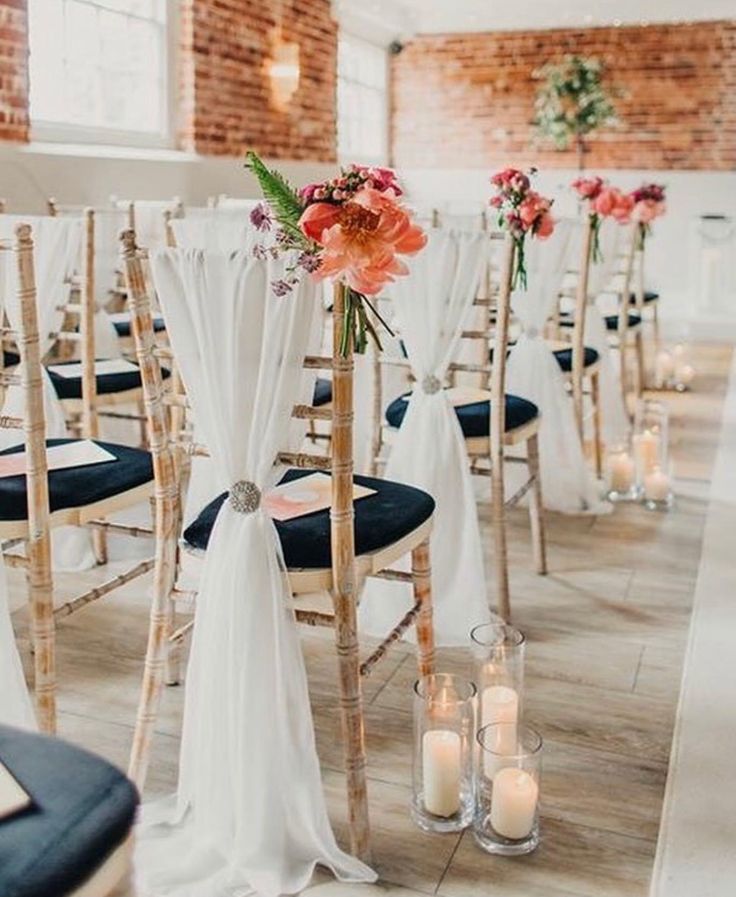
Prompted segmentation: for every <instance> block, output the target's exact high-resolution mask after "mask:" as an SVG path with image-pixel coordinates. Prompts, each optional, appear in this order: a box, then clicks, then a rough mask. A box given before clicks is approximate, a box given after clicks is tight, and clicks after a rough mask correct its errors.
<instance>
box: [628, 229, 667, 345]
mask: <svg viewBox="0 0 736 897" xmlns="http://www.w3.org/2000/svg"><path fill="white" fill-rule="evenodd" d="M636 230H638V228H637V229H635V232H636ZM636 243H637V245H636V255H635V261H634V273H633V289H632V291H631V296H630V300H629V301H630V303H631V306H632V308H634V309H636V314H637V315H639V317H640V318H641V319H642V322H644V321H648V322H650V323H651V326H652V336H653V338H654V344H655V346H659V342H660V338H659V293H657V292H655V291H654V290H647V289H646V288H645V285H646V247H647V241H646V240H645V239H644V240H641V239H639V240H637V241H636Z"/></svg>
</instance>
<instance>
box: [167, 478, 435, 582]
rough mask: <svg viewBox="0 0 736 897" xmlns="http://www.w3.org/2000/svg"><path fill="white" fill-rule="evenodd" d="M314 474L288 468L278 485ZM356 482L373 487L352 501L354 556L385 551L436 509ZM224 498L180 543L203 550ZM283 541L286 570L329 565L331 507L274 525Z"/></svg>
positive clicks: (405, 492)
mask: <svg viewBox="0 0 736 897" xmlns="http://www.w3.org/2000/svg"><path fill="white" fill-rule="evenodd" d="M310 473H314V471H312V470H287V471H286V473H285V474H284V476H283V477H282V478H281V482H282V483H288V482H291V481H292V480H298V479H300V478H301V477H304V476H307V475H308V474H310ZM353 479H354V481H355V483H357V484H358V485H359V486H367V487H368V488H369V489H375V490H376V492H375V494H373V495H368V496H366V497H365V498H361V499H359V500H358V501H356V502H355V552H356V554H359V555H360V554H370V553H371V552H374V551H378V550H380V549H381V548H386V547H387V546H389V545H392V544H393V543H394V542H397V541H398V540H399V539H402V538H403V537H404V536H407V535H408V534H409V533H411V532H413V531H414V530H415V529H417V527H419V526H421V525H422V524H423V523H424V522H425V521H426V520H428V519H429V518H430V517H431V516H432V513H433V511H434V499H433V498H432V497H431V496H430V495H427V493H426V492H422V491H421V490H419V489H414V488H413V487H412V486H404V485H403V484H401V483H392V482H390V481H389V480H379V479H375V478H374V477H364V476H358V475H356V476H355V477H354V478H353ZM226 498H227V493H226V492H223V494H222V495H219V496H218V497H217V498H216V499H215V500H214V501H211V502H210V503H209V504H208V505H207V507H206V508H204V510H203V511H202V512H201V513H200V515H199V516H198V517H197V519H196V520H195V521H194V522H193V523H191V524H190V525H189V526H188V527H187V528H186V530H185V531H184V541H185V542H186V543H187V544H188V545H190V546H191V547H192V548H197V549H200V550H202V551H204V549H206V548H207V544H208V542H209V539H210V533H211V532H212V527H213V525H214V523H215V518H216V517H217V513H218V511H219V510H220V506H221V505H222V503H223V501H225V499H226ZM274 522H275V524H276V529H277V531H278V534H279V539H280V540H281V548H282V550H283V552H284V560H285V562H286V566H287V568H289V569H290V570H296V569H324V568H325V567H329V566H330V564H331V563H332V549H331V546H330V512H329V509H326V510H324V511H317V512H315V513H314V514H307V515H305V516H304V517H296V518H294V519H293V520H286V521H283V522H282V521H278V520H276V521H274Z"/></svg>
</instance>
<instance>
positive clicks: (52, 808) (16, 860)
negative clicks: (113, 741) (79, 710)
mask: <svg viewBox="0 0 736 897" xmlns="http://www.w3.org/2000/svg"><path fill="white" fill-rule="evenodd" d="M0 760H2V762H3V763H4V764H5V766H7V768H8V769H9V770H10V771H11V773H12V774H13V775H14V776H15V778H16V779H17V780H18V782H20V784H21V785H22V786H23V788H24V789H25V790H26V791H27V792H28V794H30V796H31V797H32V798H33V806H32V807H29V809H28V810H26V811H25V812H23V813H21V814H19V815H18V816H14V817H11V818H9V819H6V820H5V821H3V822H0V894H2V895H3V897H64V895H67V894H70V893H72V891H76V890H77V888H79V887H80V886H81V885H82V884H83V883H84V882H85V881H86V880H87V879H89V878H90V876H91V875H92V874H93V873H94V872H96V871H97V869H99V868H100V866H102V864H103V863H104V862H105V860H106V859H107V858H108V857H109V856H110V855H111V854H112V853H113V852H114V851H115V850H116V849H117V848H118V847H120V846H121V845H122V844H123V843H124V842H125V840H126V838H127V837H128V834H129V832H130V830H131V827H132V825H133V821H134V819H135V813H136V807H137V806H138V793H137V792H136V790H135V788H134V787H133V785H132V784H131V783H130V782H129V781H128V779H126V777H125V776H124V775H123V774H122V773H121V772H119V771H118V770H117V769H115V767H113V766H111V765H110V764H109V763H108V762H107V761H105V760H102V759H101V758H100V757H96V756H95V755H94V754H90V753H88V752H87V751H84V750H81V749H80V748H78V747H73V746H72V745H70V744H67V743H66V742H64V741H61V740H60V739H58V738H49V737H47V736H44V735H36V734H31V733H29V732H19V731H18V730H16V729H11V728H9V727H8V726H0Z"/></svg>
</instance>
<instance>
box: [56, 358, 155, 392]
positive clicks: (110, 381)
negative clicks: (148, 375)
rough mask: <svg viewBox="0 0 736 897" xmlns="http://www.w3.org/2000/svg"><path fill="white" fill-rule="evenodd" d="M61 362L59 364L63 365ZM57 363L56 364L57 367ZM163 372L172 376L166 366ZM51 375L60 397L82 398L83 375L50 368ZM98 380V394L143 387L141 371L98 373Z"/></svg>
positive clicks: (73, 362)
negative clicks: (60, 371) (63, 375)
mask: <svg viewBox="0 0 736 897" xmlns="http://www.w3.org/2000/svg"><path fill="white" fill-rule="evenodd" d="M61 364H79V362H78V361H68V362H61ZM61 364H59V365H58V366H59V367H61ZM56 366H57V365H54V367H56ZM161 374H162V376H163V378H164V380H165V379H167V378H168V377H170V376H171V372H170V371H168V370H167V369H166V368H161ZM49 377H50V378H51V383H52V384H53V387H54V391H55V392H56V395H57V396H58V397H59V398H60V399H81V398H82V375H81V374H80V375H79V376H78V377H62V375H61V374H58V373H57V372H56V371H52V370H49ZM95 380H96V382H97V395H98V396H104V395H108V396H109V395H114V394H115V393H120V392H128V390H131V389H141V388H142V385H143V384H142V383H141V374H140V371H138V370H135V371H132V370H131V371H121V372H120V373H117V374H97V376H96V377H95Z"/></svg>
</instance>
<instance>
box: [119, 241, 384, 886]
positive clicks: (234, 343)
mask: <svg viewBox="0 0 736 897" xmlns="http://www.w3.org/2000/svg"><path fill="white" fill-rule="evenodd" d="M152 269H153V274H154V281H155V284H156V288H157V290H158V292H159V296H160V300H161V304H162V307H163V309H164V313H165V316H166V320H167V325H168V328H169V335H170V338H171V342H172V346H173V348H174V352H175V355H176V357H177V359H178V361H179V364H180V366H181V372H182V376H183V379H184V382H185V385H186V387H187V390H188V393H189V397H190V400H191V402H192V406H193V410H194V414H195V415H196V418H197V420H198V423H199V425H200V426H201V429H202V432H203V433H204V436H205V438H206V442H207V444H208V446H209V449H210V451H211V453H212V457H213V460H214V462H215V467H216V469H217V472H218V475H219V478H220V485H221V487H223V488H229V487H232V486H233V485H234V484H236V483H249V484H251V485H252V487H253V488H254V489H258V490H260V492H261V493H263V492H264V491H265V490H266V489H267V488H268V487H269V486H271V485H272V484H273V483H274V481H275V479H276V476H277V471H276V470H275V468H274V462H275V459H276V455H277V452H278V450H279V449H280V448H283V447H284V445H286V444H287V442H288V438H289V431H290V429H291V408H292V406H293V404H294V402H295V401H296V399H297V396H298V393H299V389H300V385H301V383H302V377H301V374H302V360H303V357H304V355H305V354H306V351H307V348H308V341H309V337H310V329H311V321H312V317H313V315H314V312H315V310H316V309H315V305H316V303H317V301H318V299H317V290H316V288H315V286H314V284H313V283H312V282H311V281H309V280H304V281H303V282H302V283H301V285H300V286H299V287H298V288H297V289H296V290H295V291H294V292H293V293H291V294H290V295H289V296H286V297H284V298H280V299H279V298H275V297H274V296H273V295H272V291H271V284H270V282H271V280H272V279H273V278H274V277H278V276H280V272H283V262H273V261H270V262H261V261H257V260H256V259H254V258H253V257H252V255H251V254H249V253H244V252H237V253H205V252H202V251H198V250H167V251H163V252H161V253H157V254H156V255H155V256H154V258H153V264H152ZM256 505H257V502H255V503H254V505H253V508H254V510H252V512H251V513H247V512H246V513H244V512H241V511H238V510H236V508H235V507H234V506H233V504H232V503H231V501H230V500H228V501H226V502H225V504H224V505H223V506H222V509H221V511H220V513H219V516H218V518H217V521H216V523H215V526H214V528H213V531H212V535H211V539H210V543H209V547H208V550H207V553H206V557H205V561H204V565H203V570H202V577H201V582H200V589H199V597H198V600H197V608H196V618H195V626H194V635H193V640H192V649H191V656H190V661H189V670H188V674H187V686H186V702H185V709H184V724H183V733H182V747H181V762H180V773H179V787H178V792H177V794H176V795H175V796H174V797H173V798H171V799H169V800H167V801H164V802H162V803H159V804H156V805H152V806H148V807H146V808H144V814H143V822H142V824H141V826H140V827H139V832H138V855H137V863H136V866H137V872H138V876H139V880H140V884H141V887H142V891H143V893H144V894H152V895H156V897H160V895H176V897H237V895H246V894H251V893H252V892H256V893H257V894H259V895H262V897H276V895H279V894H286V893H289V894H291V893H296V892H298V891H300V890H301V889H302V888H304V887H305V886H306V885H307V883H308V882H309V880H310V878H311V875H312V872H313V869H314V867H315V865H316V864H322V865H324V866H327V867H329V868H330V869H332V871H333V872H334V873H335V874H336V875H337V876H338V877H339V878H341V879H344V880H349V881H372V880H374V879H375V875H374V873H373V872H372V870H370V869H369V868H368V867H367V866H365V865H363V864H362V863H360V862H359V861H358V860H356V859H354V858H352V857H350V856H348V855H347V854H345V853H343V852H342V851H341V850H340V849H339V848H338V846H337V844H336V842H335V839H334V836H333V834H332V830H331V828H330V824H329V820H328V817H327V811H326V806H325V799H324V795H323V792H322V784H321V778H320V770H319V763H318V759H317V753H316V749H315V743H314V730H313V725H312V718H311V713H310V706H309V695H308V692H307V680H306V673H305V668H304V662H303V658H302V654H301V650H300V646H299V639H298V635H297V629H296V624H295V621H294V617H293V613H292V610H291V608H290V604H291V594H290V590H289V585H288V580H287V578H286V575H285V572H284V564H283V557H282V554H281V548H280V543H279V539H278V535H277V532H276V529H275V527H274V525H273V522H272V520H271V519H270V518H269V516H268V515H267V514H266V512H265V510H264V509H263V507H262V506H260V505H257V506H256Z"/></svg>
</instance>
